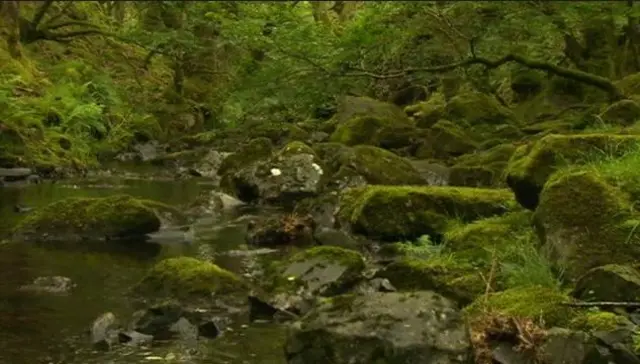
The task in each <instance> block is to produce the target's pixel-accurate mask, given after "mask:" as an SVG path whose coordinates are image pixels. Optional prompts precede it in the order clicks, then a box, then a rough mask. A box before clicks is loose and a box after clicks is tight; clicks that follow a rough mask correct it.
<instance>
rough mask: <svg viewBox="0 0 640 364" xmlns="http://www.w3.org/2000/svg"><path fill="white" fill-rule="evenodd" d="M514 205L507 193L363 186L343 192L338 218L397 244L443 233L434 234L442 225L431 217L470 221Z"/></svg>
mask: <svg viewBox="0 0 640 364" xmlns="http://www.w3.org/2000/svg"><path fill="white" fill-rule="evenodd" d="M513 204H514V201H513V200H512V196H511V194H510V193H509V192H508V191H506V190H494V189H479V188H467V187H409V186H399V187H392V186H366V187H362V188H357V189H351V190H347V191H345V193H343V195H342V196H341V199H340V204H339V205H340V208H339V212H338V216H339V217H340V218H342V219H344V220H346V221H348V222H349V223H351V224H352V226H353V228H354V229H355V231H357V232H359V233H363V234H366V235H369V236H375V237H379V238H382V239H385V240H392V241H398V240H412V239H414V238H417V237H419V236H421V235H426V234H428V235H432V234H438V233H442V231H434V230H435V229H440V228H441V227H440V226H441V225H442V224H441V221H442V219H441V218H439V219H434V216H444V217H445V218H461V219H462V220H465V221H472V220H475V219H478V218H481V217H487V216H491V215H497V214H502V213H505V212H507V211H508V210H509V208H510V207H511V206H513ZM434 222H436V224H434ZM434 225H435V226H434Z"/></svg>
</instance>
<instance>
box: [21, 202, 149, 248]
mask: <svg viewBox="0 0 640 364" xmlns="http://www.w3.org/2000/svg"><path fill="white" fill-rule="evenodd" d="M159 228H160V220H159V219H158V216H156V214H155V212H154V211H153V208H151V207H150V206H149V203H148V202H144V201H140V200H137V199H135V198H133V197H131V196H127V195H116V196H111V197H105V198H68V199H65V200H61V201H57V202H54V203H52V204H50V205H48V206H46V207H44V208H41V209H38V210H36V211H35V212H33V213H31V214H29V215H28V216H26V217H25V218H24V219H23V220H21V221H20V223H19V224H18V225H17V226H16V227H15V228H14V236H15V237H16V238H17V239H24V238H26V239H28V238H36V239H38V238H44V239H46V238H56V237H57V238H59V237H65V238H67V239H81V238H101V239H102V238H118V237H127V236H141V235H144V234H147V233H151V232H154V231H157V230H158V229H159ZM43 234H47V235H49V236H48V237H46V236H43Z"/></svg>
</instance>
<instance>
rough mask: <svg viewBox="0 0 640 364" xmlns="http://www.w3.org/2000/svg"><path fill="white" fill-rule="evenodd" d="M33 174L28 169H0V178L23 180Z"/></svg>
mask: <svg viewBox="0 0 640 364" xmlns="http://www.w3.org/2000/svg"><path fill="white" fill-rule="evenodd" d="M32 174H33V171H32V170H31V169H30V168H0V178H16V179H20V178H22V179H24V178H27V177H29V176H30V175H32Z"/></svg>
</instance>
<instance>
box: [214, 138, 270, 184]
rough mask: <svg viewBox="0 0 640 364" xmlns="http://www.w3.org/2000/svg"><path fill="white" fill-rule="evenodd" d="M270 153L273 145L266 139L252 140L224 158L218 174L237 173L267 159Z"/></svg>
mask: <svg viewBox="0 0 640 364" xmlns="http://www.w3.org/2000/svg"><path fill="white" fill-rule="evenodd" d="M272 151H273V143H272V142H271V140H269V139H268V138H264V137H261V138H256V139H253V140H251V141H249V142H248V143H246V144H244V145H242V146H241V147H240V148H239V149H238V150H237V151H236V152H235V153H233V154H231V155H229V156H228V157H227V158H225V159H224V161H222V165H220V169H219V170H218V174H219V175H220V176H224V175H225V174H226V173H229V172H234V171H237V170H239V169H241V168H243V167H246V166H247V165H249V164H251V163H253V162H255V161H257V160H259V159H264V158H268V157H269V156H270V155H271V152H272Z"/></svg>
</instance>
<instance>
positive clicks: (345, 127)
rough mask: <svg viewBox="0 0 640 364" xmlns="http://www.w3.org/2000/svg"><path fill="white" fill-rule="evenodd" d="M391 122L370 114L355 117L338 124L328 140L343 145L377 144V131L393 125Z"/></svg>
mask: <svg viewBox="0 0 640 364" xmlns="http://www.w3.org/2000/svg"><path fill="white" fill-rule="evenodd" d="M393 123H394V122H393V121H391V120H387V119H379V118H376V117H371V116H361V117H355V118H353V119H350V120H348V121H346V122H344V123H342V124H340V125H338V127H337V128H336V130H335V131H334V132H333V134H332V135H331V139H330V140H331V141H332V142H335V143H342V144H345V145H358V144H368V145H377V144H378V142H377V140H376V135H377V134H378V131H379V130H380V129H382V128H384V127H388V126H391V125H393Z"/></svg>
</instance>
